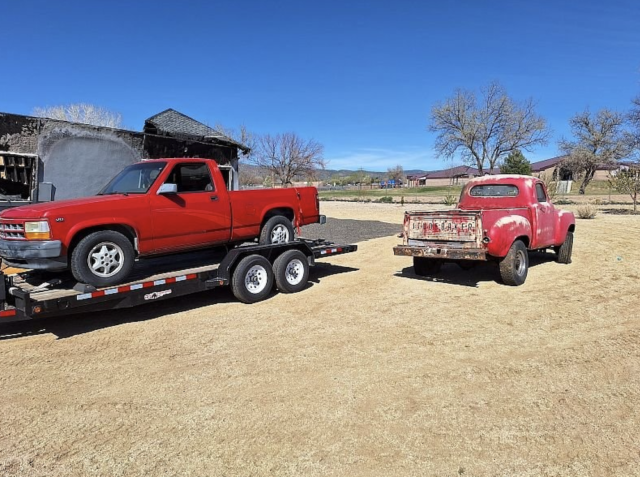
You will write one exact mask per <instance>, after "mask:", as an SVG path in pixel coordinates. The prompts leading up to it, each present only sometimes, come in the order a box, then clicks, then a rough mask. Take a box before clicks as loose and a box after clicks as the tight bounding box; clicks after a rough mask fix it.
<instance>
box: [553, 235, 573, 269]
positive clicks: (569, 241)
mask: <svg viewBox="0 0 640 477" xmlns="http://www.w3.org/2000/svg"><path fill="white" fill-rule="evenodd" d="M572 252H573V232H567V236H566V237H565V239H564V242H562V245H560V246H559V247H557V248H556V255H557V256H558V263H571V253H572Z"/></svg>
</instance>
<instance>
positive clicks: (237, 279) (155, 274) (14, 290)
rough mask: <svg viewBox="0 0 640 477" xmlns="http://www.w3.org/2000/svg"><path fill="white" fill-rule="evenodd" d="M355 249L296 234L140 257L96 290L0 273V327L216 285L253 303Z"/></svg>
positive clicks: (291, 288)
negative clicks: (116, 281)
mask: <svg viewBox="0 0 640 477" xmlns="http://www.w3.org/2000/svg"><path fill="white" fill-rule="evenodd" d="M357 248H358V247H357V245H336V244H334V243H331V242H327V241H325V240H323V239H319V240H309V239H305V238H298V239H296V240H294V241H292V242H288V243H283V244H270V245H241V246H237V247H235V248H233V249H231V250H228V251H219V250H207V251H201V252H195V253H191V254H180V255H170V256H165V257H161V258H158V259H148V260H144V261H140V262H138V263H137V265H136V271H135V272H134V276H133V278H134V281H132V282H129V283H126V284H123V285H119V286H114V287H108V288H100V289H96V288H94V287H91V286H89V285H83V284H78V283H76V282H74V281H73V280H72V279H71V277H70V276H69V277H65V276H64V275H61V276H60V278H58V276H56V275H49V280H48V281H45V282H44V283H42V274H40V273H39V272H31V271H27V272H24V273H17V274H11V275H5V274H4V273H2V272H0V325H1V324H2V323H10V322H17V321H26V320H33V319H42V318H51V317H57V316H64V315H69V314H73V313H86V312H95V311H103V310H115V309H119V308H129V307H133V306H137V305H142V304H145V303H150V302H154V301H159V300H166V299H169V298H174V297H178V296H184V295H189V294H192V293H198V292H201V291H205V290H211V289H214V288H217V287H221V286H230V287H231V290H232V292H233V294H234V295H235V296H236V297H237V298H238V299H239V300H240V301H242V302H244V303H254V302H257V301H261V300H263V299H265V298H266V297H267V296H269V294H270V293H271V291H272V289H273V287H274V284H275V286H276V288H277V289H278V290H279V291H281V292H284V293H295V292H298V291H300V290H302V289H303V288H305V287H306V285H307V283H308V275H309V267H310V266H313V265H314V264H315V260H316V259H319V258H325V257H329V256H333V255H341V254H345V253H350V252H355V251H356V250H357ZM177 264H179V265H178V266H176V265H177ZM178 267H179V268H178Z"/></svg>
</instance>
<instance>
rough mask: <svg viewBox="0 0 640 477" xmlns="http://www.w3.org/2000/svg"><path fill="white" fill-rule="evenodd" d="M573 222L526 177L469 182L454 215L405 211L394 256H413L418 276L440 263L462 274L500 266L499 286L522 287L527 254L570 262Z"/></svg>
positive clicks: (542, 188)
mask: <svg viewBox="0 0 640 477" xmlns="http://www.w3.org/2000/svg"><path fill="white" fill-rule="evenodd" d="M574 230H575V218H574V216H573V214H572V213H571V212H567V211H563V210H559V209H556V208H555V207H554V206H553V204H552V203H551V201H550V200H549V196H548V194H547V190H546V187H545V185H544V183H543V182H542V181H541V180H539V179H537V178H535V177H530V176H519V175H494V176H484V177H479V178H477V179H472V180H471V181H469V182H468V183H467V184H466V185H465V186H464V188H463V189H462V193H461V195H460V201H459V202H458V206H457V208H456V209H454V210H447V211H440V212H405V216H404V229H403V232H402V237H403V239H404V240H403V245H399V246H397V247H394V249H393V251H394V253H395V254H396V255H408V256H412V257H413V267H414V271H415V273H416V274H418V275H423V276H426V275H431V274H435V273H437V272H438V271H439V270H440V267H441V266H442V264H443V263H445V262H455V263H457V264H459V265H460V267H461V268H463V269H466V268H470V267H471V266H473V265H475V264H476V263H477V262H481V261H488V260H495V261H497V262H498V263H499V267H500V275H501V277H502V281H503V282H504V283H505V284H507V285H522V284H523V283H524V282H525V280H526V278H527V272H528V269H529V254H528V252H529V251H530V250H545V249H553V250H554V251H555V253H556V255H557V260H558V262H560V263H571V252H572V249H573V232H574Z"/></svg>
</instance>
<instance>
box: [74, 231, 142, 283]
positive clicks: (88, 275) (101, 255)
mask: <svg viewBox="0 0 640 477" xmlns="http://www.w3.org/2000/svg"><path fill="white" fill-rule="evenodd" d="M134 261H135V252H134V250H133V245H132V244H131V242H130V241H129V239H128V238H127V237H125V236H124V235H122V234H121V233H119V232H115V231H113V230H99V231H98V232H93V233H91V234H89V235H87V236H86V237H85V238H83V239H82V240H80V242H79V243H78V245H77V246H76V248H74V249H73V252H72V253H71V273H72V274H73V277H74V278H75V279H76V280H78V282H80V283H86V284H88V285H93V286H94V287H109V286H112V285H118V284H121V283H124V282H125V281H126V278H127V277H128V276H129V274H130V273H131V270H132V269H133V264H134Z"/></svg>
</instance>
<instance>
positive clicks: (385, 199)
mask: <svg viewBox="0 0 640 477" xmlns="http://www.w3.org/2000/svg"><path fill="white" fill-rule="evenodd" d="M378 202H381V203H383V204H392V203H393V197H389V196H388V195H385V196H384V197H380V199H379V200H378Z"/></svg>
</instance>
